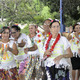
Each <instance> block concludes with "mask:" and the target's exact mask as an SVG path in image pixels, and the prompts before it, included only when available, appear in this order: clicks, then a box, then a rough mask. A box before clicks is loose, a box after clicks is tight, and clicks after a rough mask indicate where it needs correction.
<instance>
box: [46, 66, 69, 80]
mask: <svg viewBox="0 0 80 80" xmlns="http://www.w3.org/2000/svg"><path fill="white" fill-rule="evenodd" d="M46 74H47V80H69V69H68V68H67V67H66V68H61V67H60V68H56V67H55V65H53V66H51V67H46Z"/></svg>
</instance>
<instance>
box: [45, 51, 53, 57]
mask: <svg viewBox="0 0 80 80" xmlns="http://www.w3.org/2000/svg"><path fill="white" fill-rule="evenodd" d="M47 55H50V56H51V55H52V53H51V50H46V51H45V53H44V56H47Z"/></svg>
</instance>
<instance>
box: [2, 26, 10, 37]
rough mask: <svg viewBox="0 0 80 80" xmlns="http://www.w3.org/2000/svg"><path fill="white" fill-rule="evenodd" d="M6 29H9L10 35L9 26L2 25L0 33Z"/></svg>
mask: <svg viewBox="0 0 80 80" xmlns="http://www.w3.org/2000/svg"><path fill="white" fill-rule="evenodd" d="M6 29H8V30H9V37H10V35H11V34H10V32H11V30H10V28H9V27H7V26H3V27H2V28H1V30H0V33H1V34H2V33H3V32H4V31H5V30H6ZM1 37H2V36H1Z"/></svg>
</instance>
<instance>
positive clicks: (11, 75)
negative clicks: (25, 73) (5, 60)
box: [0, 67, 19, 80]
mask: <svg viewBox="0 0 80 80" xmlns="http://www.w3.org/2000/svg"><path fill="white" fill-rule="evenodd" d="M0 80H19V76H18V71H17V68H16V67H15V68H11V69H9V70H5V69H0Z"/></svg>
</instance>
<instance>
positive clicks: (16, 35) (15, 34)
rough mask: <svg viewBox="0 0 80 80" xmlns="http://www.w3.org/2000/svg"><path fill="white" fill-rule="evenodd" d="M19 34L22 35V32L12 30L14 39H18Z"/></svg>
mask: <svg viewBox="0 0 80 80" xmlns="http://www.w3.org/2000/svg"><path fill="white" fill-rule="evenodd" d="M19 34H20V31H17V30H15V28H12V29H11V35H12V37H13V38H15V39H16V38H18V36H19Z"/></svg>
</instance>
